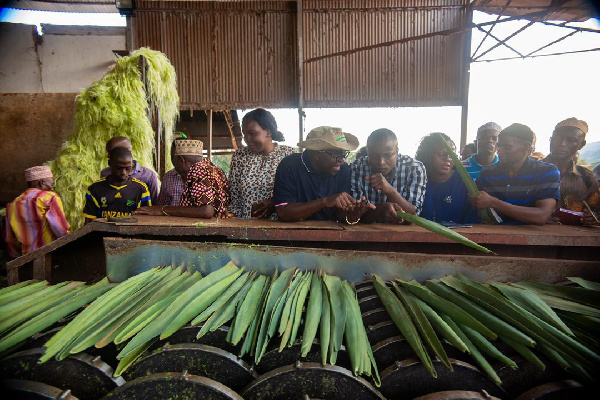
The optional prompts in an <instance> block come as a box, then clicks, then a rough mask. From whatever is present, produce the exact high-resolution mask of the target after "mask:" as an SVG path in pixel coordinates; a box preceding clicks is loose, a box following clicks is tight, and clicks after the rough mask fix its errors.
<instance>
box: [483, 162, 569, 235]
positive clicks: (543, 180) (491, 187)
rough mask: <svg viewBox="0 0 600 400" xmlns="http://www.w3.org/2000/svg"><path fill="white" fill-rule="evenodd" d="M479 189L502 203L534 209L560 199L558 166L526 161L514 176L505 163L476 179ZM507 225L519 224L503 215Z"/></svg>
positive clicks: (487, 169)
mask: <svg viewBox="0 0 600 400" xmlns="http://www.w3.org/2000/svg"><path fill="white" fill-rule="evenodd" d="M476 183H477V187H478V188H479V189H480V190H484V191H486V192H487V193H488V194H490V195H491V196H494V197H496V198H498V199H500V200H502V201H505V202H507V203H510V204H514V205H517V206H523V207H535V203H536V202H537V201H538V200H544V199H556V200H559V199H560V172H558V168H556V165H554V164H549V163H546V162H543V161H537V160H534V159H533V158H531V157H527V159H526V160H525V162H524V163H523V165H522V166H521V168H520V169H519V171H518V172H517V174H516V175H515V176H512V177H511V176H510V175H508V174H507V173H506V168H505V166H504V165H503V164H502V162H500V163H498V164H496V165H492V166H491V167H487V168H485V169H484V170H483V171H481V175H479V178H477V181H476ZM501 217H502V219H503V220H504V223H509V224H519V223H520V222H518V221H517V220H515V219H513V218H511V217H509V216H506V215H501Z"/></svg>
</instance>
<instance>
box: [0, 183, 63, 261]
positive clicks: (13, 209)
mask: <svg viewBox="0 0 600 400" xmlns="http://www.w3.org/2000/svg"><path fill="white" fill-rule="evenodd" d="M68 232H69V223H68V222H67V219H66V218H65V213H64V210H63V205H62V201H61V200H60V197H59V196H58V194H56V193H55V192H49V191H48V192H47V191H44V190H40V189H37V188H29V189H27V190H26V191H25V192H23V193H22V194H21V195H20V196H19V197H17V198H16V199H15V200H13V202H12V203H9V204H7V205H6V231H5V236H4V238H5V240H6V244H7V248H8V254H9V255H10V256H11V257H18V256H21V255H23V254H27V253H29V252H32V251H34V250H35V249H38V248H40V247H42V246H44V245H46V244H48V243H50V242H52V241H53V240H55V239H58V238H59V237H61V236H64V235H66V234H67V233H68Z"/></svg>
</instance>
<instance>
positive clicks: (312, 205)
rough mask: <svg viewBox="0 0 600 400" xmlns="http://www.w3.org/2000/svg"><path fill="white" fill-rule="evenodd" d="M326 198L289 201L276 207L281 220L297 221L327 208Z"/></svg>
mask: <svg viewBox="0 0 600 400" xmlns="http://www.w3.org/2000/svg"><path fill="white" fill-rule="evenodd" d="M324 200H325V199H316V200H312V201H308V202H306V203H288V204H286V205H282V206H279V207H275V210H276V211H277V217H278V218H279V220H280V221H284V222H295V221H301V220H303V219H306V218H308V217H310V216H311V215H313V214H314V213H316V212H319V211H321V210H322V209H323V208H325V201H324Z"/></svg>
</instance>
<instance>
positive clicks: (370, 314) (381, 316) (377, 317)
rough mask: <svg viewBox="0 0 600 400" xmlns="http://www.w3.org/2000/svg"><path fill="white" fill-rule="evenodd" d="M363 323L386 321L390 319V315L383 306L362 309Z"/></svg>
mask: <svg viewBox="0 0 600 400" xmlns="http://www.w3.org/2000/svg"><path fill="white" fill-rule="evenodd" d="M361 317H362V320H363V324H365V326H369V325H375V324H378V323H379V322H383V321H387V320H389V319H390V315H389V314H388V313H387V311H385V308H383V306H382V307H379V308H375V309H374V310H370V311H363V312H362V314H361Z"/></svg>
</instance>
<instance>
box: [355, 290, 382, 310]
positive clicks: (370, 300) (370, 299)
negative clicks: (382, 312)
mask: <svg viewBox="0 0 600 400" xmlns="http://www.w3.org/2000/svg"><path fill="white" fill-rule="evenodd" d="M358 305H359V307H360V311H361V312H363V313H364V312H366V311H370V310H374V309H376V308H381V307H383V303H382V302H381V299H380V298H379V296H377V294H373V295H371V296H366V297H363V298H362V299H360V300H358Z"/></svg>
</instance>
